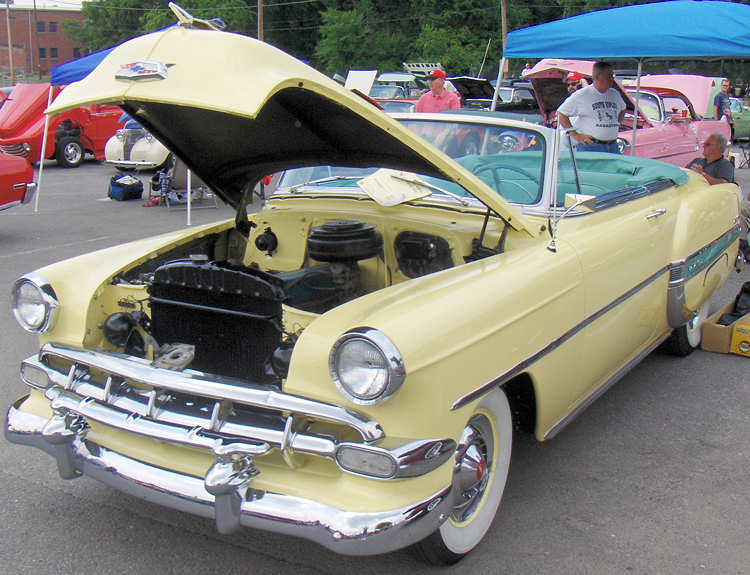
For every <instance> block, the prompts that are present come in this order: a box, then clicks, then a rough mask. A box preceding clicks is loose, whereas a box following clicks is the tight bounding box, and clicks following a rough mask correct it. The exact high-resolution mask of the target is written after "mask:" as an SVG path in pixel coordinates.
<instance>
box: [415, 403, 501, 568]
mask: <svg viewBox="0 0 750 575" xmlns="http://www.w3.org/2000/svg"><path fill="white" fill-rule="evenodd" d="M512 441H513V422H512V416H511V412H510V406H509V405H508V399H507V398H506V396H505V393H503V391H502V390H500V389H496V390H494V391H492V392H491V393H489V394H487V396H485V398H484V399H483V400H482V401H481V402H480V404H479V405H478V406H477V408H476V409H475V410H474V413H472V415H471V417H470V418H469V420H468V421H467V422H466V427H465V428H464V430H463V433H462V434H461V439H460V441H459V445H458V447H457V448H456V456H455V462H454V471H453V497H454V499H455V506H454V508H453V512H452V513H451V516H450V517H449V518H448V520H447V521H445V523H443V525H441V526H440V529H438V530H437V531H435V532H434V533H433V534H432V535H430V536H429V537H427V538H426V539H424V540H423V541H420V542H419V543H417V544H416V545H415V546H414V549H415V551H416V553H417V554H418V555H419V556H420V557H421V558H422V559H423V560H425V561H427V562H428V563H432V564H434V565H441V564H442V565H445V564H448V565H452V564H454V563H456V562H458V561H460V560H461V559H462V558H463V557H465V556H466V555H467V554H468V553H469V552H470V551H471V550H472V549H474V547H476V546H477V545H478V544H479V542H480V541H481V540H482V538H483V537H484V535H485V534H486V533H487V530H488V529H489V528H490V525H492V520H493V519H494V517H495V513H496V512H497V508H498V507H499V505H500V500H501V499H502V497H503V491H504V490H505V483H506V481H507V480H508V470H509V467H510V453H511V446H512Z"/></svg>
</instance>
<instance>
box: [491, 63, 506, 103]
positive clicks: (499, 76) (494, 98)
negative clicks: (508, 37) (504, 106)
mask: <svg viewBox="0 0 750 575" xmlns="http://www.w3.org/2000/svg"><path fill="white" fill-rule="evenodd" d="M504 72H505V56H503V58H502V60H500V69H499V70H498V71H497V84H495V93H494V94H492V107H491V108H490V110H492V111H493V112H494V111H495V108H497V95H498V93H499V91H500V84H502V82H503V73H504Z"/></svg>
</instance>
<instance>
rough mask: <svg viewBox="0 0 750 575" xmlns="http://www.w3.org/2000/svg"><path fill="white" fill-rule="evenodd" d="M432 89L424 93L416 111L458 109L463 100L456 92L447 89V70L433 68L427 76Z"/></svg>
mask: <svg viewBox="0 0 750 575" xmlns="http://www.w3.org/2000/svg"><path fill="white" fill-rule="evenodd" d="M427 83H428V84H429V86H430V91H429V92H426V93H424V94H422V96H421V97H420V98H419V101H418V102H417V105H416V107H415V108H414V111H415V112H440V111H441V110H458V109H459V108H460V107H461V101H460V100H459V99H458V96H456V94H455V93H453V92H449V91H448V90H446V89H445V72H443V71H442V70H440V69H436V70H432V71H431V72H430V74H429V75H428V76H427Z"/></svg>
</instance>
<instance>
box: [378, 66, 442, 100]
mask: <svg viewBox="0 0 750 575" xmlns="http://www.w3.org/2000/svg"><path fill="white" fill-rule="evenodd" d="M394 88H398V90H394ZM427 89H428V86H427V80H426V79H425V78H423V77H420V76H417V75H415V74H411V73H409V72H383V73H381V74H378V77H377V78H376V79H375V83H374V84H373V86H372V89H371V90H370V97H371V98H390V99H392V98H408V99H418V98H419V97H420V96H421V95H422V94H423V93H424V92H425V91H426V90H427Z"/></svg>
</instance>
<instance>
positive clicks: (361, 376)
mask: <svg viewBox="0 0 750 575" xmlns="http://www.w3.org/2000/svg"><path fill="white" fill-rule="evenodd" d="M328 369H329V370H330V372H331V379H333V383H334V384H335V385H336V387H337V388H338V390H339V391H340V392H341V393H342V394H343V395H344V397H346V398H347V399H349V400H350V401H352V402H353V403H357V404H360V405H367V404H372V403H378V402H380V401H383V400H384V399H387V398H388V397H390V396H391V395H393V394H394V393H395V392H396V391H397V390H398V388H399V387H401V384H402V383H403V382H404V378H405V377H406V371H405V370H404V362H403V360H402V359H401V354H400V353H399V351H398V349H397V348H396V346H395V345H394V344H393V342H392V341H391V340H390V339H388V338H387V337H386V336H385V334H383V333H381V332H379V331H378V330H376V329H372V328H368V327H363V328H356V329H353V330H351V331H349V332H347V333H345V334H344V335H342V336H341V337H339V339H338V340H337V341H336V343H335V344H333V348H331V353H330V355H329V357H328Z"/></svg>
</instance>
